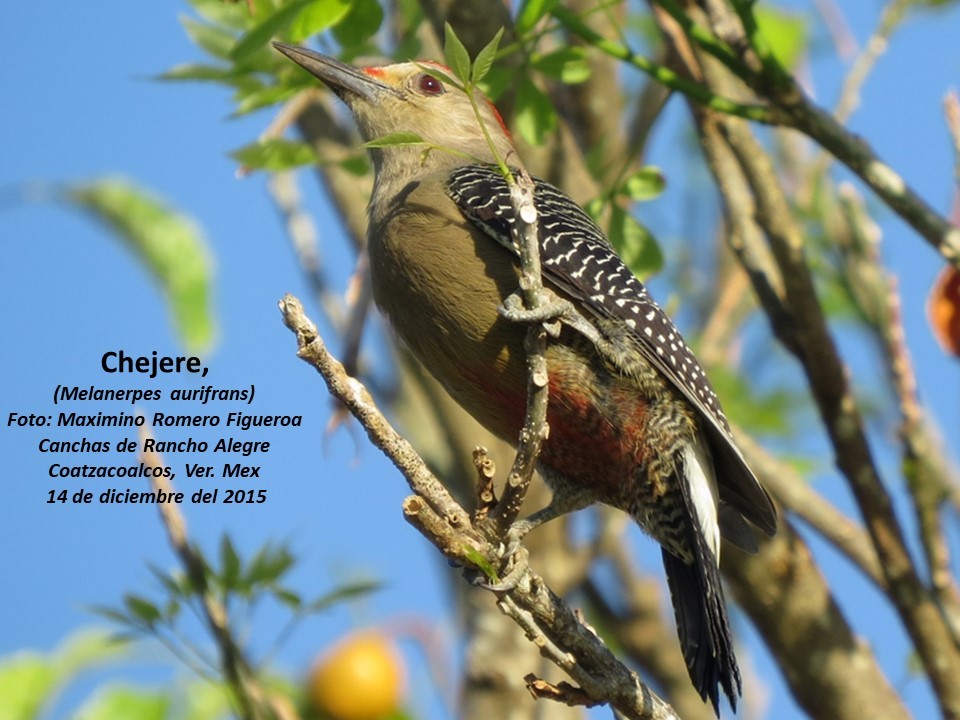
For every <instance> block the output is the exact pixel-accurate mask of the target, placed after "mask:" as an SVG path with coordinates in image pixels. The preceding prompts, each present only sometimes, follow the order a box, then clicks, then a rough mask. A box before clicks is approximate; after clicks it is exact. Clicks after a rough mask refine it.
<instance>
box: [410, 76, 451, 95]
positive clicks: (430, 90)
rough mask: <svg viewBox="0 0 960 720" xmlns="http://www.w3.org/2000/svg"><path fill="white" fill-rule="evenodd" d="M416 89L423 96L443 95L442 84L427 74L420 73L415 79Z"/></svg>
mask: <svg viewBox="0 0 960 720" xmlns="http://www.w3.org/2000/svg"><path fill="white" fill-rule="evenodd" d="M417 88H418V89H419V90H420V92H422V93H423V94H424V95H443V93H444V89H443V83H442V82H440V81H439V80H437V79H436V78H435V77H434V76H433V75H428V74H427V73H422V74H421V75H420V77H418V78H417Z"/></svg>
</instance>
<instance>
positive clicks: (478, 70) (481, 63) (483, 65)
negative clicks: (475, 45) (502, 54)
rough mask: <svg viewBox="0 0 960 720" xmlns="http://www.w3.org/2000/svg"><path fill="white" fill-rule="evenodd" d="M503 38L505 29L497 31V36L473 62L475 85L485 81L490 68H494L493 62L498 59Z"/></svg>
mask: <svg viewBox="0 0 960 720" xmlns="http://www.w3.org/2000/svg"><path fill="white" fill-rule="evenodd" d="M502 37H503V28H500V29H499V30H497V34H496V35H494V36H493V38H492V39H491V40H490V42H488V43H487V44H486V45H484V46H483V49H482V50H480V52H478V53H477V57H476V58H474V61H473V73H472V75H471V81H472V82H473V84H474V85H476V84H477V83H478V82H480V81H481V80H483V79H484V78H485V77H486V76H487V73H488V72H490V68H491V67H492V66H493V61H494V60H495V59H496V57H497V48H499V47H500V39H501V38H502Z"/></svg>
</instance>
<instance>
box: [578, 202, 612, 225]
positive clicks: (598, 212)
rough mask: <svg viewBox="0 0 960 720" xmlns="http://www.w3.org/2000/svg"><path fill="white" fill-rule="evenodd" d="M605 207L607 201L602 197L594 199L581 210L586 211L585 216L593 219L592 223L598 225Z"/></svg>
mask: <svg viewBox="0 0 960 720" xmlns="http://www.w3.org/2000/svg"><path fill="white" fill-rule="evenodd" d="M606 207H607V201H606V200H604V199H603V198H602V197H595V198H594V199H593V200H591V201H590V202H588V203H587V204H586V205H584V206H583V209H584V210H585V211H586V213H587V215H589V216H590V217H592V218H593V221H594V222H595V223H597V225H599V224H600V221H601V220H602V219H603V211H604V209H605V208H606Z"/></svg>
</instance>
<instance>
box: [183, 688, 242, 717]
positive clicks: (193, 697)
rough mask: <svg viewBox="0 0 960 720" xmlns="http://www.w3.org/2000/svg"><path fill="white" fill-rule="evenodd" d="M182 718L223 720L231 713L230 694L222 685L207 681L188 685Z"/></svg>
mask: <svg viewBox="0 0 960 720" xmlns="http://www.w3.org/2000/svg"><path fill="white" fill-rule="evenodd" d="M185 695H186V702H184V703H183V707H182V708H180V712H181V713H182V715H179V716H178V717H180V718H181V720H223V718H225V717H229V715H230V710H231V707H230V696H229V694H228V693H227V690H226V689H225V688H224V687H223V686H221V685H215V684H213V683H210V682H207V681H205V680H204V681H200V682H193V683H190V684H189V685H187V688H186V691H185Z"/></svg>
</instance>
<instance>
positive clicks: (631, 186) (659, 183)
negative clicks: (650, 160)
mask: <svg viewBox="0 0 960 720" xmlns="http://www.w3.org/2000/svg"><path fill="white" fill-rule="evenodd" d="M666 184H667V181H666V180H665V179H664V177H663V173H661V172H660V168H658V167H654V166H652V165H646V166H644V167H642V168H640V169H639V170H637V171H636V172H634V173H633V174H631V175H629V176H627V178H626V179H625V180H624V181H623V182H622V183H620V187H618V188H617V192H618V193H619V194H621V195H625V196H626V197H628V198H630V199H631V200H636V201H644V200H651V199H653V198H655V197H658V196H659V195H660V194H661V193H662V192H663V189H664V187H666Z"/></svg>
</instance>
